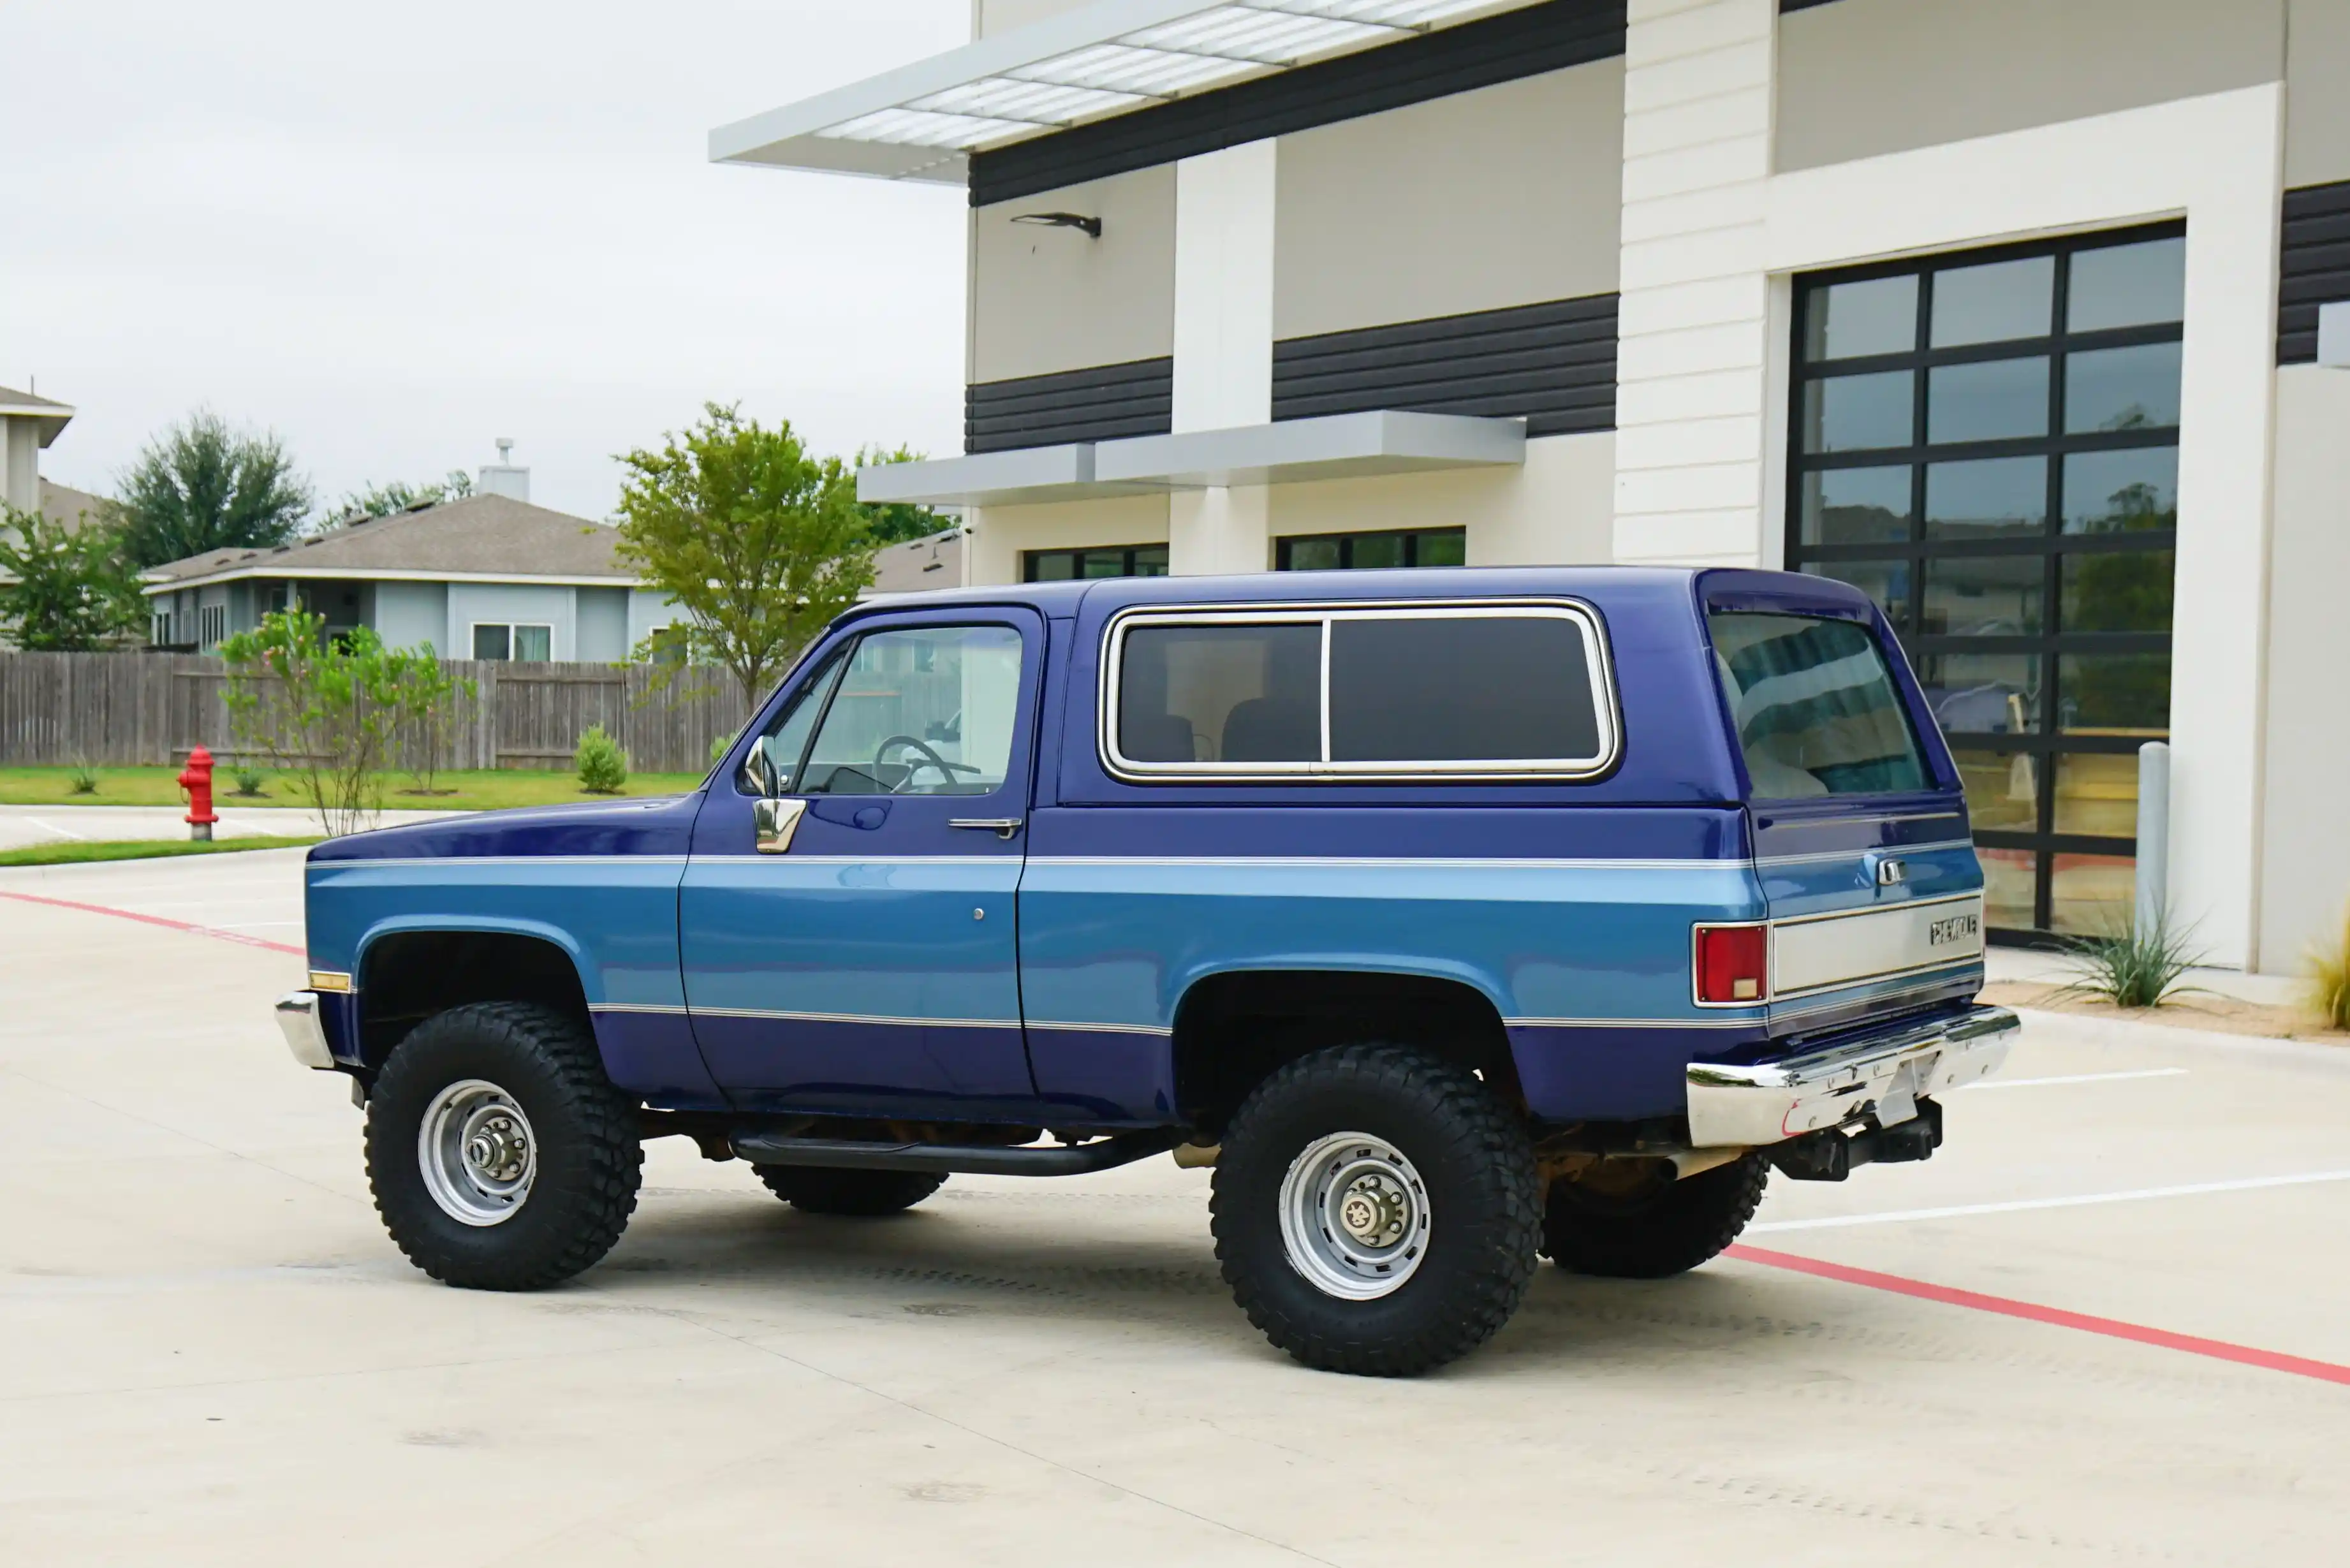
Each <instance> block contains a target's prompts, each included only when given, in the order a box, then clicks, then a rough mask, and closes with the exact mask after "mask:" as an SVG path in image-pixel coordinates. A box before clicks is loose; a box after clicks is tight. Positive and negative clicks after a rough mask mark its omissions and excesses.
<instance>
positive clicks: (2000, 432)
mask: <svg viewBox="0 0 2350 1568" xmlns="http://www.w3.org/2000/svg"><path fill="white" fill-rule="evenodd" d="M2186 249H2187V245H2186V236H2185V233H2184V230H2183V229H2182V228H2181V227H2180V226H2179V225H2177V224H2168V225H2164V226H2161V227H2158V228H2148V229H2135V230H2131V231H2129V232H2127V233H2124V234H2092V235H2084V236H2081V237H2078V238H2075V239H2071V240H2066V241H2063V242H2060V243H2056V244H2041V245H2025V246H2008V247H2003V248H2002V249H1999V250H1995V251H1986V252H1980V253H1973V254H1964V255H1950V256H1942V257H1938V258H1936V259H1935V260H1934V261H1932V262H1929V263H1926V264H1924V265H1919V264H1917V263H1910V264H1908V265H1902V266H1874V267H1866V268H1856V269H1854V270H1851V271H1846V272H1838V273H1832V274H1825V275H1818V276H1813V277H1806V278H1804V279H1801V280H1800V281H1799V284H1798V296H1797V309H1796V312H1795V315H1796V322H1795V331H1796V341H1795V362H1796V366H1797V369H1796V376H1795V388H1794V409H1793V410H1792V414H1793V417H1792V419H1791V420H1790V421H1789V422H1790V425H1791V427H1792V438H1793V439H1792V443H1791V444H1792V452H1791V454H1790V461H1789V463H1788V473H1789V480H1790V493H1789V495H1788V500H1787V518H1788V526H1787V564H1788V565H1789V566H1791V567H1794V569H1796V570H1798V571H1805V572H1813V573H1816V574H1818V575H1820V576H1828V577H1835V578H1837V579H1839V580H1841V581H1844V582H1846V583H1850V584H1852V585H1854V586H1855V587H1858V588H1860V589H1861V590H1862V591H1863V592H1864V593H1866V594H1868V595H1869V596H1870V597H1873V598H1875V599H1876V600H1877V604H1878V606H1879V607H1882V608H1883V610H1884V611H1885V614H1886V616H1887V618H1888V619H1890V620H1891V621H1892V623H1893V626H1894V628H1895V630H1896V631H1897V632H1898V634H1899V636H1900V638H1901V640H1902V643H1903V646H1904V647H1905V648H1906V649H1908V654H1909V658H1910V660H1911V662H1912V663H1913V664H1914V665H1915V666H1916V667H1917V670H1918V679H1919V680H1920V681H1921V683H1922V684H1923V685H1924V686H1925V688H1926V694H1927V697H1928V699H1929V701H1931V702H1932V704H1933V707H1934V711H1935V714H1936V716H1937V718H1939V721H1940V722H1941V725H1942V729H1943V730H1944V732H1946V733H1947V734H1948V735H1949V737H1950V747H1951V750H1952V751H1953V752H1954V753H1956V755H1957V758H1958V763H1959V771H1960V774H1962V775H1963V777H1964V780H1965V783H1966V790H1967V804H1968V807H1969V809H1970V813H1971V815H1972V817H1973V821H1974V829H1975V842H1976V845H1977V846H1978V848H1979V849H1980V851H1981V856H1982V861H1983V872H1984V875H1985V877H1987V878H1988V881H1989V889H1988V896H1989V909H1990V920H1991V926H1992V927H1993V928H1994V929H1998V930H2003V931H2006V932H2009V933H2050V932H2054V933H2088V932H2103V931H2107V930H2113V929H2120V928H2121V927H2123V926H2125V925H2126V924H2127V922H2128V919H2129V911H2130V907H2131V901H2132V898H2133V896H2134V881H2135V877H2134V871H2135V865H2136V861H2135V856H2136V850H2137V840H2136V832H2137V757H2136V753H2137V749H2138V747H2139V746H2140V745H2142V744H2144V743H2145V742H2147V741H2150V740H2159V739H2163V738H2165V737H2167V736H2168V733H2169V727H2170V624H2171V587H2172V585H2171V578H2172V564H2173V560H2174V557H2175V551H2176V547H2177V543H2178V400H2179V376H2178V366H2179V337H2180V327H2181V318H2182V316H2183V313H2184V296H2185V267H2186Z"/></svg>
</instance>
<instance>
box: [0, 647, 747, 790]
mask: <svg viewBox="0 0 2350 1568" xmlns="http://www.w3.org/2000/svg"><path fill="white" fill-rule="evenodd" d="M442 663H443V667H444V668H446V669H447V670H448V671H449V673H450V674H451V675H452V676H454V677H456V678H457V679H458V680H472V681H473V683H474V684H475V686H476V687H477V688H478V689H479V693H480V695H479V700H478V702H477V704H476V706H475V708H474V710H473V714H472V716H471V717H472V722H470V723H468V724H466V725H464V726H463V728H462V730H461V731H460V732H459V733H458V734H457V735H456V736H455V737H454V739H453V742H452V745H451V747H450V753H449V754H448V755H445V756H443V757H442V759H441V765H442V767H450V768H567V767H569V766H570V765H571V758H572V753H573V751H574V750H575V749H576V748H577V745H578V743H579V735H580V732H582V731H583V730H585V729H587V726H588V725H590V724H601V725H603V726H604V730H605V732H606V733H607V734H609V735H610V736H612V738H613V739H615V740H617V741H619V742H620V745H621V747H622V748H623V749H624V750H625V751H627V753H629V766H630V767H632V768H635V769H637V770H638V771H639V772H641V773H700V772H701V771H702V770H703V769H704V768H706V767H708V766H709V765H710V747H711V743H712V742H713V741H714V740H716V739H717V738H718V737H719V736H721V735H732V734H733V733H734V732H735V731H737V730H739V729H741V728H742V727H743V722H744V720H745V719H746V718H747V717H748V715H747V714H746V713H745V712H744V711H743V699H742V695H741V693H740V692H739V691H736V689H735V686H734V680H733V677H732V676H730V675H728V674H727V673H726V672H725V671H724V670H685V671H682V672H681V674H680V675H679V677H678V679H677V680H675V681H674V682H672V683H671V685H670V686H669V687H668V688H667V689H666V690H664V691H659V692H656V691H654V690H653V670H652V669H651V668H650V666H647V665H642V664H504V663H492V662H488V661H485V660H482V659H445V660H443V661H442ZM227 689H228V670H227V668H226V666H225V665H224V664H223V663H222V661H221V660H219V659H213V658H210V657H208V656H205V655H201V654H156V653H0V766H15V767H26V766H42V765H58V764H64V763H92V764H95V765H106V766H116V767H162V766H166V765H172V764H176V763H179V762H181V761H182V760H183V759H184V758H185V757H186V756H187V754H188V753H189V751H190V750H192V748H194V747H196V746H199V745H201V746H206V747H209V748H211V750H212V752H213V754H214V755H216V756H218V757H220V758H222V759H223V760H224V761H225V760H227V759H229V758H231V757H233V756H234V755H236V754H237V746H236V741H235V738H234V736H233V735H232V734H231V732H230V729H229V714H228V703H227V701H226V697H225V693H226V691H227Z"/></svg>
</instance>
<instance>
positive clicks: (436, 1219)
mask: <svg viewBox="0 0 2350 1568" xmlns="http://www.w3.org/2000/svg"><path fill="white" fill-rule="evenodd" d="M636 1113H637V1107H636V1104H635V1102H634V1101H632V1100H630V1099H629V1098H628V1097H627V1096H624V1095H622V1094H621V1093H620V1091H619V1090H618V1089H616V1088H614V1087H613V1086H612V1084H611V1081H610V1080H609V1079H608V1078H606V1077H605V1075H604V1066H603V1062H602V1059H601V1058H600V1056H599V1055H598V1052H597V1050H596V1042H595V1039H594V1037H593V1036H592V1035H590V1034H589V1033H588V1032H587V1026H586V1025H585V1024H583V1023H579V1022H578V1021H577V1020H576V1019H573V1018H570V1017H568V1016H567V1015H565V1014H564V1013H561V1012H556V1011H555V1010H554V1009H553V1008H549V1007H540V1006H537V1005H535V1004H532V1003H528V1002H482V1003H476V1004H474V1005H472V1006H466V1007H453V1008H451V1009H450V1010H449V1011H448V1012H442V1013H438V1014H436V1015H434V1016H433V1017H432V1018H429V1019H427V1020H425V1022H424V1023H421V1024H419V1025H417V1027H416V1029H415V1030H414V1031H413V1032H412V1033H410V1035H409V1036H408V1038H406V1039H405V1040H402V1041H401V1042H400V1044H399V1045H398V1046H396V1047H394V1049H393V1050H392V1053H391V1056H390V1060H388V1061H387V1062H385V1064H384V1066H383V1071H382V1073H381V1074H380V1075H378V1076H377V1078H376V1083H375V1092H374V1093H373V1094H372V1095H370V1096H369V1098H368V1119H367V1169H368V1184H369V1187H371V1188H372V1189H374V1192H375V1206H376V1211H377V1212H378V1213H380V1214H381V1215H382V1216H383V1222H384V1228H385V1229H386V1230H388V1231H390V1232H391V1239H392V1241H394V1242H396V1243H397V1244H398V1245H399V1247H400V1251H402V1252H405V1253H406V1254H408V1260H409V1262H412V1263H414V1264H415V1265H416V1266H417V1267H418V1268H420V1269H421V1270H423V1271H424V1272H426V1273H428V1274H430V1275H432V1277H433V1278H434V1279H436V1280H439V1281H441V1282H442V1283H444V1284H452V1285H463V1286H465V1287H467V1288H469V1289H473V1290H491V1291H531V1290H540V1289H543V1288H545V1287H546V1286H548V1285H552V1284H556V1283H559V1282H562V1281H564V1280H567V1279H569V1278H570V1277H571V1276H572V1275H574V1274H576V1273H578V1272H580V1271H581V1270H583V1269H586V1268H587V1267H589V1266H591V1265H592V1264H594V1263H595V1262H598V1260H600V1259H601V1258H602V1257H603V1256H604V1254H605V1253H607V1252H608V1251H611V1250H612V1245H613V1243H614V1242H616V1241H619V1239H620V1232H621V1231H622V1230H623V1229H624V1228H625V1227H626V1226H627V1225H628V1222H629V1214H630V1213H631V1212H633V1211H634V1210H635V1209H636V1206H637V1185H638V1181H639V1174H640V1171H641V1168H642V1166H643V1164H644V1150H643V1147H642V1146H641V1144H640V1143H639V1139H638V1132H637V1119H636Z"/></svg>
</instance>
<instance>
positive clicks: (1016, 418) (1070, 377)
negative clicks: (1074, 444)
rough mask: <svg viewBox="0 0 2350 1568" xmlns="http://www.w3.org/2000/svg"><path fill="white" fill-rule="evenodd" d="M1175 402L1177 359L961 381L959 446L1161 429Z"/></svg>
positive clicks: (1005, 446)
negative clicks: (1002, 379)
mask: <svg viewBox="0 0 2350 1568" xmlns="http://www.w3.org/2000/svg"><path fill="white" fill-rule="evenodd" d="M1174 408H1175V361H1174V360H1172V359H1135V360H1131V361H1129V362H1128V363H1126V364H1123V365H1096V366H1092V367H1090V368H1088V369H1083V370H1064V371H1060V372H1058V373H1057V374H1055V375H1050V376H1022V377H1019V378H1017V379H1013V380H1008V381H979V382H975V383H973V384H972V385H971V386H968V387H966V388H964V389H963V402H962V449H963V451H965V452H1008V451H1011V450H1012V449H1014V448H1015V447H1024V446H1060V445H1063V444H1065V443H1066V442H1069V441H1115V440H1117V439H1118V437H1120V436H1143V435H1165V434H1166V433H1167V431H1168V428H1169V425H1170V421H1171V420H1172V417H1173V413H1174Z"/></svg>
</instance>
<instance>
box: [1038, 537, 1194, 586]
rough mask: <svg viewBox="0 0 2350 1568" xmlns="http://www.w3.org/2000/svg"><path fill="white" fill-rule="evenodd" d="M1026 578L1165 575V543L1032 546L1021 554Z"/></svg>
mask: <svg viewBox="0 0 2350 1568" xmlns="http://www.w3.org/2000/svg"><path fill="white" fill-rule="evenodd" d="M1021 566H1022V570H1023V572H1024V574H1025V577H1026V580H1027V581H1029V582H1032V583H1066V582H1075V581H1082V580H1085V579H1087V578H1092V577H1163V576H1166V575H1167V546H1166V545H1099V546H1096V547H1094V548H1090V549H1084V550H1030V551H1028V552H1027V553H1026V554H1025V555H1024V556H1022V557H1021Z"/></svg>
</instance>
